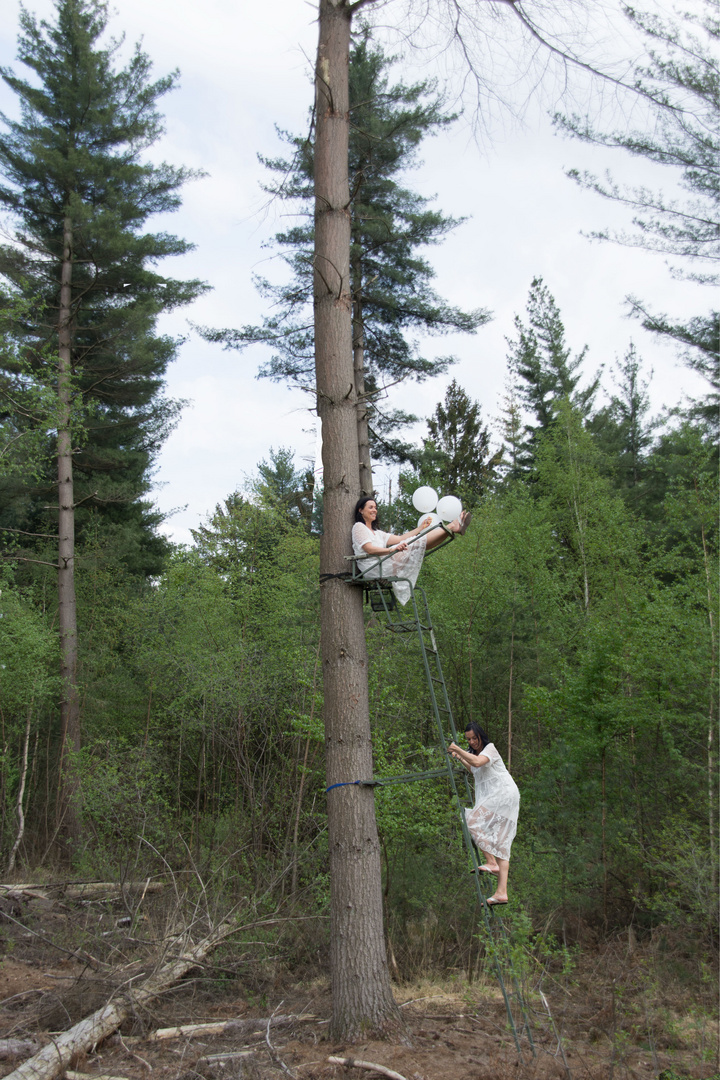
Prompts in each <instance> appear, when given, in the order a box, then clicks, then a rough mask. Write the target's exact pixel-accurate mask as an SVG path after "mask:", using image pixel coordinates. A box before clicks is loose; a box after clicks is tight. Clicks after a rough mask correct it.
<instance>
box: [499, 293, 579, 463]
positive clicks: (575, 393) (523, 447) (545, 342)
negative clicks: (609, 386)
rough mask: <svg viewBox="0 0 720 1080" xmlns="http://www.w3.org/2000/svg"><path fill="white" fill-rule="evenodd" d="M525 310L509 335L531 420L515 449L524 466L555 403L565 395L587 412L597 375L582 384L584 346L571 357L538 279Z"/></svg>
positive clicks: (512, 360)
mask: <svg viewBox="0 0 720 1080" xmlns="http://www.w3.org/2000/svg"><path fill="white" fill-rule="evenodd" d="M526 310H527V322H526V323H525V322H523V320H522V319H521V318H520V316H519V315H516V316H515V330H516V333H517V337H516V339H515V340H511V339H509V338H508V339H507V341H508V345H509V346H510V353H509V356H508V363H509V366H510V371H511V374H512V375H513V376H514V378H515V389H516V390H517V395H518V397H519V399H520V403H521V404H522V405H523V406H524V407H525V409H526V410H527V412H529V413H530V414H531V416H532V417H533V420H534V421H535V422H534V423H529V424H526V425H525V429H524V439H523V440H522V442H521V444H520V446H516V447H514V448H513V451H514V452H513V457H514V459H515V460H516V461H517V462H518V464H519V465H520V466H521V467H523V468H528V467H529V466H530V465H531V464H532V461H533V459H534V454H535V444H536V442H537V438H538V435H539V433H540V432H542V431H546V430H547V429H548V428H549V427H550V425H551V423H552V422H553V420H554V418H555V415H556V403H557V402H558V401H560V400H562V399H567V400H568V401H569V402H570V404H571V405H572V407H573V409H574V410H575V411H577V412H579V413H581V414H582V416H583V417H587V416H588V414H589V412H590V409H591V406H592V402H593V398H594V397H595V394H596V392H597V389H598V386H599V382H600V378H599V375H596V376H595V378H594V379H593V380H592V382H591V383H590V385H589V386H588V387H586V388H585V389H581V388H580V386H579V384H580V380H581V377H582V374H581V366H582V363H583V361H584V359H585V355H586V353H587V346H585V348H583V349H582V351H581V352H580V353H578V354H577V355H576V356H575V357H572V355H571V350H570V348H569V346H568V345H567V342H566V340H565V327H564V325H563V322H562V319H561V317H560V311H559V309H558V306H557V304H556V303H555V300H554V298H553V296H552V295H551V293H550V291H549V289H548V288H547V286H546V285H545V284H544V282H543V280H542V278H535V279H534V280H533V282H532V285H531V286H530V293H529V296H528V302H527V309H526Z"/></svg>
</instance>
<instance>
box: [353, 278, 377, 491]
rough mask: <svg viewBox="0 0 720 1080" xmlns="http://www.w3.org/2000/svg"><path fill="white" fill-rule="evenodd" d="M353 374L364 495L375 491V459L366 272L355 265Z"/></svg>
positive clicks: (361, 486)
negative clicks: (367, 358) (368, 377)
mask: <svg viewBox="0 0 720 1080" xmlns="http://www.w3.org/2000/svg"><path fill="white" fill-rule="evenodd" d="M352 338H353V341H352V346H353V373H354V382H355V399H356V406H355V407H356V409H357V443H358V460H359V463H360V494H361V495H372V494H373V475H372V461H371V459H370V431H369V427H368V404H367V398H366V397H365V328H364V326H363V315H362V273H361V271H360V268H359V267H357V266H353V320H352Z"/></svg>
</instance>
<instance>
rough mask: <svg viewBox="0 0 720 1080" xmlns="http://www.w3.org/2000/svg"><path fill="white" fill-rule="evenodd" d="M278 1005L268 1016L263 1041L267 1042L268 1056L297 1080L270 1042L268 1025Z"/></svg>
mask: <svg viewBox="0 0 720 1080" xmlns="http://www.w3.org/2000/svg"><path fill="white" fill-rule="evenodd" d="M282 1004H283V1002H282V1001H281V1002H280V1005H282ZM280 1005H278V1006H277V1007H276V1008H275V1009H274V1010H273V1013H272V1015H271V1016H269V1017H268V1022H267V1028H266V1029H265V1042H266V1043H267V1044H268V1050H269V1051H270V1057H271V1058H272V1059H273V1061H274V1062H275V1064H276V1065H279V1066H280V1068H281V1069H282V1071H283V1072H284V1073H286V1074H287V1075H288V1076H290V1077H292V1080H297V1076H296V1074H295V1073H294V1072H293V1071H292V1069H289V1068H288V1066H287V1065H286V1064H285V1062H284V1061H283V1059H282V1058H281V1057H280V1055H279V1054H278V1052H277V1050H276V1049H275V1047H274V1046H273V1044H272V1043H271V1042H270V1025H271V1024H272V1020H273V1016H274V1015H275V1013H276V1012H277V1011H278V1009H279V1008H280Z"/></svg>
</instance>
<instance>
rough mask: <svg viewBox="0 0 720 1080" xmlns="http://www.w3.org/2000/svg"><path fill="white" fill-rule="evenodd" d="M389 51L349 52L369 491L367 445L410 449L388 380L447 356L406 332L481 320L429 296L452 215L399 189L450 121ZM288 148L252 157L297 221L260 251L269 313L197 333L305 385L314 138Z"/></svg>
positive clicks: (362, 425)
mask: <svg viewBox="0 0 720 1080" xmlns="http://www.w3.org/2000/svg"><path fill="white" fill-rule="evenodd" d="M392 64H393V58H391V57H388V56H386V55H385V54H384V53H383V51H382V50H381V49H380V48H379V47H377V46H373V44H372V42H371V40H370V34H369V31H368V30H367V29H364V30H363V31H362V32H361V33H360V34H359V36H358V38H357V40H356V41H355V43H354V44H353V47H352V49H351V56H350V116H351V128H350V149H349V170H350V193H351V197H350V217H351V249H350V267H351V270H350V273H351V291H352V305H353V331H352V332H353V342H352V347H353V354H354V371H355V390H356V393H357V398H358V445H359V451H360V462H361V488H362V489H363V490H364V491H367V492H370V491H372V476H371V468H370V446H371V445H372V450H373V453H374V454H375V456H377V457H380V458H385V459H389V460H403V459H406V458H407V456H408V453H409V452H410V450H409V447H408V446H407V445H406V444H405V443H403V442H402V441H399V440H398V439H397V438H394V437H393V435H392V433H393V432H394V431H396V430H397V429H398V428H402V427H403V426H405V425H407V424H409V423H413V422H415V421H416V419H417V417H415V416H412V415H410V414H407V413H405V412H403V411H402V410H392V409H391V410H389V411H388V410H385V409H384V408H383V407H382V406H381V402H382V399H383V398H384V396H385V389H386V387H387V386H389V385H390V386H392V385H395V384H397V383H399V382H402V381H403V380H405V379H408V378H414V379H417V380H422V379H426V378H428V377H430V376H433V375H437V374H440V373H441V372H443V371H445V370H446V369H447V367H448V365H449V364H450V363H451V362H452V358H450V357H439V358H435V359H428V358H427V357H424V356H422V355H420V352H419V349H418V346H417V343H416V342H415V341H414V340H413V337H412V335H413V333H414V332H416V331H418V330H422V331H424V332H426V333H427V332H430V333H433V334H444V333H448V332H452V331H464V332H466V333H472V332H473V331H475V330H476V329H477V328H478V327H479V326H480V325H481V324H482V323H484V322H486V321H487V319H488V315H487V313H486V312H483V311H479V310H478V311H473V312H463V311H460V310H459V309H458V308H454V307H451V306H450V305H449V304H447V303H446V302H445V301H444V300H442V299H440V297H438V296H437V294H436V293H435V292H434V290H433V289H432V287H431V281H432V278H433V276H434V274H433V270H432V267H431V266H430V264H429V262H428V261H427V260H426V259H425V258H423V257H422V255H421V254H420V250H421V249H422V248H423V247H425V246H427V245H430V244H437V243H439V242H440V241H441V240H442V238H443V237H444V236H445V235H446V234H447V233H448V232H449V231H450V230H452V229H454V228H455V227H456V226H457V225H458V224H460V222H459V220H458V219H456V218H452V217H447V216H446V215H444V214H442V213H440V212H439V211H437V210H433V209H431V208H430V206H429V203H430V200H429V199H427V198H425V197H424V196H421V195H419V194H417V193H416V192H413V191H411V190H410V189H408V188H406V187H404V186H403V185H402V182H401V181H402V175H403V173H405V172H406V171H407V170H409V169H411V168H412V167H413V166H414V165H415V164H416V151H417V149H418V147H419V145H420V143H421V142H422V140H423V139H424V138H426V137H427V136H428V135H432V134H434V133H435V132H437V131H439V130H441V129H442V128H444V127H446V126H447V125H448V124H450V123H452V121H453V120H454V119H455V117H454V116H453V115H450V114H448V113H447V112H445V111H444V109H443V101H442V99H441V98H440V97H439V96H438V95H437V94H436V92H435V89H434V86H433V84H432V83H431V82H423V83H417V84H414V85H412V86H407V85H406V84H404V83H391V81H390V77H389V71H390V68H391V67H392ZM282 134H283V137H284V139H285V140H286V142H288V143H289V144H290V146H291V147H292V148H293V157H292V159H291V160H288V159H286V158H276V159H262V160H263V162H264V164H265V165H266V166H267V167H268V169H270V170H271V172H273V173H274V174H276V175H277V176H278V177H279V178H280V179H278V180H277V181H271V182H270V184H269V185H268V187H267V190H268V191H270V192H272V193H273V194H274V195H276V196H278V197H280V198H282V199H285V200H288V201H290V202H292V203H294V204H295V205H296V206H297V207H298V210H299V213H300V214H301V215H303V216H304V217H305V219H306V220H305V221H301V223H300V224H298V225H296V226H293V227H292V228H290V229H287V230H285V231H283V232H280V233H278V234H277V235H276V236H275V238H274V240H273V241H272V242H271V244H270V246H271V247H273V248H274V249H277V250H279V251H280V252H281V253H282V258H283V260H284V261H285V263H286V264H287V266H288V267H289V268H290V271H291V278H290V280H289V281H288V282H287V283H285V284H282V285H275V284H271V283H270V282H269V281H267V280H264V279H259V280H258V287H259V289H260V291H261V293H262V294H263V295H264V296H266V297H267V298H268V299H269V300H271V301H272V303H273V308H274V311H275V313H274V314H273V315H271V316H268V317H266V318H265V319H264V321H263V323H262V325H261V326H257V327H252V326H246V327H244V328H243V329H242V330H222V331H208V330H206V331H204V333H205V334H206V336H207V337H209V338H210V339H211V340H220V341H223V342H224V343H225V345H226V346H228V347H231V348H244V347H245V346H247V345H249V344H253V343H265V344H269V345H271V346H272V348H273V350H274V355H273V356H272V357H271V359H270V360H269V361H268V362H267V363H265V364H264V366H263V367H261V369H260V373H261V375H264V376H266V377H269V378H272V379H276V380H278V381H287V382H289V383H290V384H291V385H295V386H299V387H301V388H307V387H308V386H311V385H312V383H313V371H314V334H313V330H312V304H311V300H312V290H311V282H312V273H313V257H312V249H313V236H314V223H313V220H312V217H311V209H310V206H311V199H312V195H313V150H314V147H313V142H312V140H310V139H307V138H304V137H301V136H294V135H290V134H288V133H286V132H285V133H282Z"/></svg>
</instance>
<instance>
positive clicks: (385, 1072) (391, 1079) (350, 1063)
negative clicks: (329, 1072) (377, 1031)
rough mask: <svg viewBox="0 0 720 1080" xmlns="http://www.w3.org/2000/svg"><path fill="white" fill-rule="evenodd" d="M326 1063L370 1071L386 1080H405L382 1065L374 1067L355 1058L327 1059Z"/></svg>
mask: <svg viewBox="0 0 720 1080" xmlns="http://www.w3.org/2000/svg"><path fill="white" fill-rule="evenodd" d="M328 1061H329V1062H331V1064H333V1065H345V1066H346V1067H347V1068H348V1069H370V1071H371V1072H376V1073H380V1075H381V1076H387V1077H388V1080H406V1077H404V1076H402V1075H401V1074H400V1073H399V1072H395V1071H394V1070H393V1069H386V1068H385V1066H384V1065H375V1064H373V1062H372V1061H358V1059H357V1058H350V1057H349V1058H339V1057H329V1058H328Z"/></svg>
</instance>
